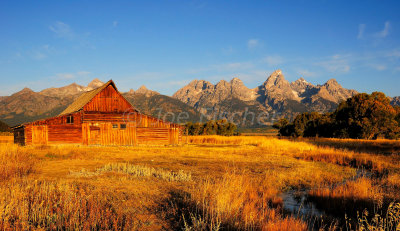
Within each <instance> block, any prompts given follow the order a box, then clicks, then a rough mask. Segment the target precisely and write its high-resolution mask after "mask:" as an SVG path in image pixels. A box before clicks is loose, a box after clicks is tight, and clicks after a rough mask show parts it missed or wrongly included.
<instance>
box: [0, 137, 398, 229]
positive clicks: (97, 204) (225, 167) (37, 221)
mask: <svg viewBox="0 0 400 231" xmlns="http://www.w3.org/2000/svg"><path fill="white" fill-rule="evenodd" d="M187 140H188V144H186V145H182V146H143V147H141V146H140V147H88V146H68V145H65V146H28V147H21V146H17V145H14V144H0V182H1V183H0V229H1V230H109V229H113V230H396V229H397V230H398V229H400V204H399V203H398V202H399V200H400V155H398V153H397V152H396V151H393V150H397V149H396V147H397V146H399V143H398V142H397V141H396V142H389V141H385V140H380V141H368V142H371V143H368V145H370V146H371V147H376V150H375V149H374V150H372V151H368V150H365V145H367V144H363V145H357V144H356V143H357V142H367V141H356V143H354V141H353V140H344V141H340V140H335V139H332V140H315V139H314V140H284V139H277V138H273V137H263V136H237V137H221V136H193V137H188V139H187ZM372 142H373V143H372ZM381 146H382V147H383V146H384V147H388V146H390V148H387V149H385V150H384V151H383V152H380V151H379V147H381ZM388 150H390V151H388Z"/></svg>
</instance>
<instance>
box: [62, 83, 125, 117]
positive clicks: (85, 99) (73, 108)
mask: <svg viewBox="0 0 400 231" xmlns="http://www.w3.org/2000/svg"><path fill="white" fill-rule="evenodd" d="M109 85H112V86H113V87H114V89H115V90H116V91H117V92H118V89H117V87H116V86H115V83H114V82H113V81H112V80H110V81H108V82H107V83H105V84H104V85H103V86H101V87H98V88H96V89H93V90H91V91H88V92H85V93H83V94H82V95H80V96H79V97H78V98H77V99H76V100H75V101H74V102H73V103H72V104H71V105H69V106H68V107H67V108H66V109H65V110H64V111H63V112H61V113H60V114H59V115H58V116H61V115H66V114H71V113H74V112H77V111H79V110H81V109H82V108H83V107H84V106H85V105H86V104H88V103H89V102H90V101H91V100H92V99H93V98H94V97H95V96H96V95H97V94H99V93H100V92H101V91H102V90H104V89H105V88H106V87H108V86H109Z"/></svg>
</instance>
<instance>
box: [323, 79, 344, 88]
mask: <svg viewBox="0 0 400 231" xmlns="http://www.w3.org/2000/svg"><path fill="white" fill-rule="evenodd" d="M324 86H327V87H342V86H340V84H339V83H338V82H337V81H336V79H330V80H328V81H327V82H326V83H325V84H324Z"/></svg>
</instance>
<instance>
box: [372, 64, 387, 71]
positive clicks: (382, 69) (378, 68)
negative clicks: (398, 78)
mask: <svg viewBox="0 0 400 231" xmlns="http://www.w3.org/2000/svg"><path fill="white" fill-rule="evenodd" d="M370 66H371V67H372V68H374V69H375V70H377V71H384V70H386V69H387V67H386V66H385V65H383V64H370Z"/></svg>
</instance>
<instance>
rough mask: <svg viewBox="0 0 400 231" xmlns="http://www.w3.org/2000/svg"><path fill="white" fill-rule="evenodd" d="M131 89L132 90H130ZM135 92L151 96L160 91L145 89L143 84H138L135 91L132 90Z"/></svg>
mask: <svg viewBox="0 0 400 231" xmlns="http://www.w3.org/2000/svg"><path fill="white" fill-rule="evenodd" d="M131 91H133V90H131ZM134 93H135V94H144V95H146V96H152V95H159V94H160V93H158V92H156V91H152V90H149V89H147V87H146V86H145V85H142V86H140V87H139V88H138V89H137V90H136V91H134Z"/></svg>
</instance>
